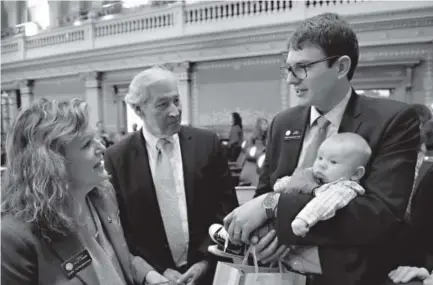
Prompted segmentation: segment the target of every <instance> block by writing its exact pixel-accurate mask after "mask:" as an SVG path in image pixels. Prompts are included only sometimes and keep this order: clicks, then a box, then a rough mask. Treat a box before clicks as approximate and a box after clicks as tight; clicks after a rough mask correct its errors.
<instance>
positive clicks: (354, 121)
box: [338, 89, 362, 133]
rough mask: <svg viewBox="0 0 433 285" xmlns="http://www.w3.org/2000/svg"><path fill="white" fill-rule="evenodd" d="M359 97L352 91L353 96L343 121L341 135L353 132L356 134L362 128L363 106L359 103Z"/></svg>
mask: <svg viewBox="0 0 433 285" xmlns="http://www.w3.org/2000/svg"><path fill="white" fill-rule="evenodd" d="M358 100H359V95H358V94H356V92H355V90H353V89H352V95H351V96H350V99H349V102H348V103H347V106H346V110H345V111H344V114H343V118H342V119H341V124H340V128H339V129H338V132H339V133H344V132H352V133H356V132H357V131H358V129H359V127H360V126H361V123H362V120H361V117H360V115H361V105H360V104H359V102H358Z"/></svg>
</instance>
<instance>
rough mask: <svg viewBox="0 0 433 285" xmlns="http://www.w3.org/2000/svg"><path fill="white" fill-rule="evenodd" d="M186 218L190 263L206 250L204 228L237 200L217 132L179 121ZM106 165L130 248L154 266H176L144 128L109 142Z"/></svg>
mask: <svg viewBox="0 0 433 285" xmlns="http://www.w3.org/2000/svg"><path fill="white" fill-rule="evenodd" d="M179 142H180V148H181V153H182V165H183V174H184V184H185V192H186V202H187V214H188V224H189V250H188V266H191V265H192V264H194V263H196V262H198V261H201V260H203V259H204V258H205V256H206V255H207V247H208V245H209V244H210V239H209V235H208V228H209V226H210V225H211V224H212V223H222V220H223V218H224V217H225V216H226V215H227V214H228V213H230V212H231V211H232V210H233V209H234V208H236V207H237V206H238V201H237V198H236V193H235V190H234V185H233V181H232V178H231V175H230V172H229V168H228V163H227V160H226V159H225V157H224V155H223V151H222V147H221V143H220V141H219V139H218V137H217V136H216V134H214V133H212V132H210V131H207V130H201V129H196V128H192V127H187V126H182V128H181V130H180V132H179ZM105 166H106V169H107V171H108V172H109V173H110V174H111V176H112V183H113V185H114V187H115V189H116V191H117V197H118V202H119V207H120V218H121V221H122V224H123V227H124V230H125V233H126V238H127V241H128V245H129V246H130V248H131V251H132V253H134V254H136V255H139V256H141V257H143V258H144V259H145V260H146V261H148V262H149V263H150V264H151V265H152V266H153V267H154V268H155V269H156V270H157V271H158V272H160V273H163V272H164V271H165V269H167V268H173V269H176V266H175V263H174V261H173V258H172V256H171V252H170V249H169V245H168V241H167V236H166V233H165V230H164V225H163V222H162V218H161V214H160V209H159V205H158V200H157V197H156V192H155V186H154V183H153V179H152V174H151V169H150V166H149V159H148V153H147V148H146V142H145V139H144V137H143V134H142V130H140V131H137V132H135V133H133V134H131V135H129V136H128V137H126V138H124V139H123V140H122V141H120V142H118V143H117V144H115V145H114V146H112V147H111V148H109V149H108V150H107V152H106V155H105Z"/></svg>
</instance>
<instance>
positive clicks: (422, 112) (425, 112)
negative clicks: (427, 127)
mask: <svg viewBox="0 0 433 285" xmlns="http://www.w3.org/2000/svg"><path fill="white" fill-rule="evenodd" d="M412 107H413V108H414V109H415V112H416V113H417V115H418V117H419V120H420V129H422V127H423V126H424V124H425V123H427V122H428V121H429V120H431V119H432V117H433V115H432V111H431V110H430V109H429V107H427V106H426V105H424V104H412Z"/></svg>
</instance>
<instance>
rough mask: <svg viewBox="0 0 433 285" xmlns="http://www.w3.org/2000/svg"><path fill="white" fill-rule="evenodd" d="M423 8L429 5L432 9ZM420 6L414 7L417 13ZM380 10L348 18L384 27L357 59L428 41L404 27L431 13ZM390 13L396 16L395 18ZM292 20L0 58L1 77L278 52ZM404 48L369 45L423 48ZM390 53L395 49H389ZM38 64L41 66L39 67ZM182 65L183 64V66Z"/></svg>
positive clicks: (422, 22)
mask: <svg viewBox="0 0 433 285" xmlns="http://www.w3.org/2000/svg"><path fill="white" fill-rule="evenodd" d="M425 10H428V11H433V9H425ZM421 12H423V13H424V14H425V13H427V12H425V11H421ZM421 12H420V11H417V13H421ZM391 14H392V13H391ZM424 14H423V15H424ZM381 15H390V14H389V13H382V14H377V15H374V16H371V15H368V17H367V16H366V18H363V21H364V22H362V23H356V22H355V23H354V24H353V25H354V27H355V29H357V27H358V28H359V36H360V37H363V36H365V35H366V34H365V33H369V31H373V30H374V31H379V30H384V31H383V32H384V33H385V38H384V39H378V40H375V39H371V38H368V39H367V40H366V41H362V42H360V45H361V51H362V52H361V61H362V60H364V58H365V59H366V60H370V59H371V58H370V57H371V56H372V54H371V53H368V52H367V53H366V54H364V50H365V49H367V50H368V49H370V46H371V47H372V46H382V47H383V46H386V45H388V47H387V50H396V49H398V48H399V46H401V45H403V44H407V45H406V46H408V47H409V46H410V43H416V42H418V43H419V44H421V43H424V42H432V40H433V36H432V35H431V34H429V32H428V31H429V30H419V31H424V34H422V33H421V34H419V35H418V36H417V35H416V33H417V31H418V30H410V29H411V28H412V29H414V28H416V27H425V26H426V25H428V24H430V23H431V22H432V21H433V17H431V16H430V17H427V16H422V17H421V18H416V17H414V16H412V18H410V19H401V18H402V17H404V16H407V15H405V14H403V12H401V11H400V12H399V13H397V14H392V15H394V18H395V19H393V20H388V21H381V20H380V19H381V17H382V16H381ZM395 15H397V16H398V17H400V18H399V19H396V16H395ZM357 17H358V16H354V17H349V19H354V21H355V20H356V19H357ZM358 18H359V17H358ZM383 18H386V17H383ZM373 20H374V21H373ZM367 22H368V23H367ZM297 24H298V23H290V24H287V25H274V26H266V27H263V28H255V29H243V30H239V31H230V32H227V33H219V34H215V33H213V34H204V35H200V36H188V37H181V38H176V39H172V40H158V41H153V42H149V43H146V49H143V45H142V44H134V45H128V46H121V47H119V46H116V47H112V48H104V49H98V50H89V51H86V52H77V53H75V54H64V55H58V56H53V57H46V58H39V59H34V60H26V61H18V62H11V63H5V64H2V75H3V77H2V83H3V82H5V83H6V82H11V81H14V80H20V79H39V78H48V77H58V76H71V75H78V74H80V73H86V72H92V71H95V70H98V71H104V72H105V71H117V70H125V69H136V68H143V66H150V65H154V64H163V63H167V62H171V63H177V64H182V62H184V59H188V60H189V61H191V62H202V61H211V60H213V61H216V60H220V59H233V58H242V57H255V56H265V55H273V54H274V55H277V54H281V53H282V51H283V50H285V45H286V40H287V38H288V36H289V35H290V33H291V32H292V31H293V30H294V28H295V27H296V25H297ZM392 25H396V27H397V26H398V27H404V28H405V29H406V30H405V32H404V33H405V36H404V37H401V36H398V34H397V35H396V37H397V39H395V38H393V37H394V36H393V34H396V33H398V31H395V32H393V31H388V30H387V29H390V27H392ZM368 27H371V28H368ZM382 27H383V28H382ZM367 28H368V29H367ZM426 33H427V34H426ZM364 34H365V35H364ZM419 44H418V45H419ZM406 49H407V51H393V52H388V51H381V52H376V51H375V53H374V57H375V58H383V57H386V58H390V59H392V58H393V57H398V56H401V54H403V53H405V54H407V55H408V56H409V57H412V56H420V55H421V56H424V55H425V54H426V53H425V51H422V54H420V53H419V52H420V51H419V50H417V49H419V48H413V45H412V46H411V47H410V48H406ZM424 50H425V49H424ZM393 53H394V54H397V55H393ZM373 60H375V59H373ZM71 63H73V64H71ZM41 66H44V68H42V69H41V68H40V67H41ZM200 68H202V67H200ZM187 70H189V67H188V69H187ZM177 73H178V76H179V78H180V79H188V77H189V75H188V73H183V72H177Z"/></svg>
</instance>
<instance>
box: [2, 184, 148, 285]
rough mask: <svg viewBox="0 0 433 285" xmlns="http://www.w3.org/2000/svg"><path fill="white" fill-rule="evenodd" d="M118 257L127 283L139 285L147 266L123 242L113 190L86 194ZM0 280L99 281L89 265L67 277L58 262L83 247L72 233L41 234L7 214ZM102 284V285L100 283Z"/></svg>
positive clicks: (87, 284) (42, 284) (10, 283)
mask: <svg viewBox="0 0 433 285" xmlns="http://www.w3.org/2000/svg"><path fill="white" fill-rule="evenodd" d="M89 197H90V199H91V200H92V202H93V204H94V206H95V209H96V211H97V213H98V215H99V218H100V220H101V223H102V225H103V227H104V229H105V230H106V234H107V238H108V239H109V240H110V241H111V245H112V246H113V249H114V251H115V252H116V255H117V257H118V260H119V263H120V266H121V268H122V271H123V275H124V277H125V280H126V282H127V284H128V285H132V284H137V285H138V284H142V282H143V280H144V278H145V276H146V274H147V273H148V272H149V271H150V270H151V267H150V266H149V265H148V264H147V263H146V262H145V261H144V260H143V259H142V258H141V257H136V256H132V255H131V254H130V253H129V249H128V246H127V244H126V241H125V238H124V235H123V230H122V226H121V224H120V219H119V216H118V213H119V211H118V207H117V203H116V198H115V195H114V192H111V193H110V192H108V193H105V194H104V195H98V194H96V193H91V194H90V195H89ZM1 237H2V239H1V249H2V250H1V258H2V261H1V269H2V270H1V283H2V284H7V285H26V284H34V285H96V284H99V281H98V279H97V275H96V272H95V270H94V268H93V267H92V266H91V264H90V265H89V266H87V267H85V268H84V269H82V270H81V271H79V272H78V273H77V275H76V276H75V277H73V278H71V279H68V277H67V276H66V274H65V273H64V272H63V270H62V267H61V265H62V264H63V263H64V262H65V261H66V260H69V259H70V258H71V257H73V256H75V255H76V254H78V253H80V252H82V251H83V250H84V246H83V245H82V243H81V242H80V240H79V238H78V236H77V235H75V234H70V235H68V236H66V237H57V238H56V239H47V238H44V237H42V235H41V234H40V232H39V231H38V230H35V229H34V228H33V227H32V226H31V225H30V224H29V223H24V222H22V221H20V220H18V219H17V218H15V217H13V216H11V215H5V216H3V217H2V222H1ZM101 285H103V284H101Z"/></svg>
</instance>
